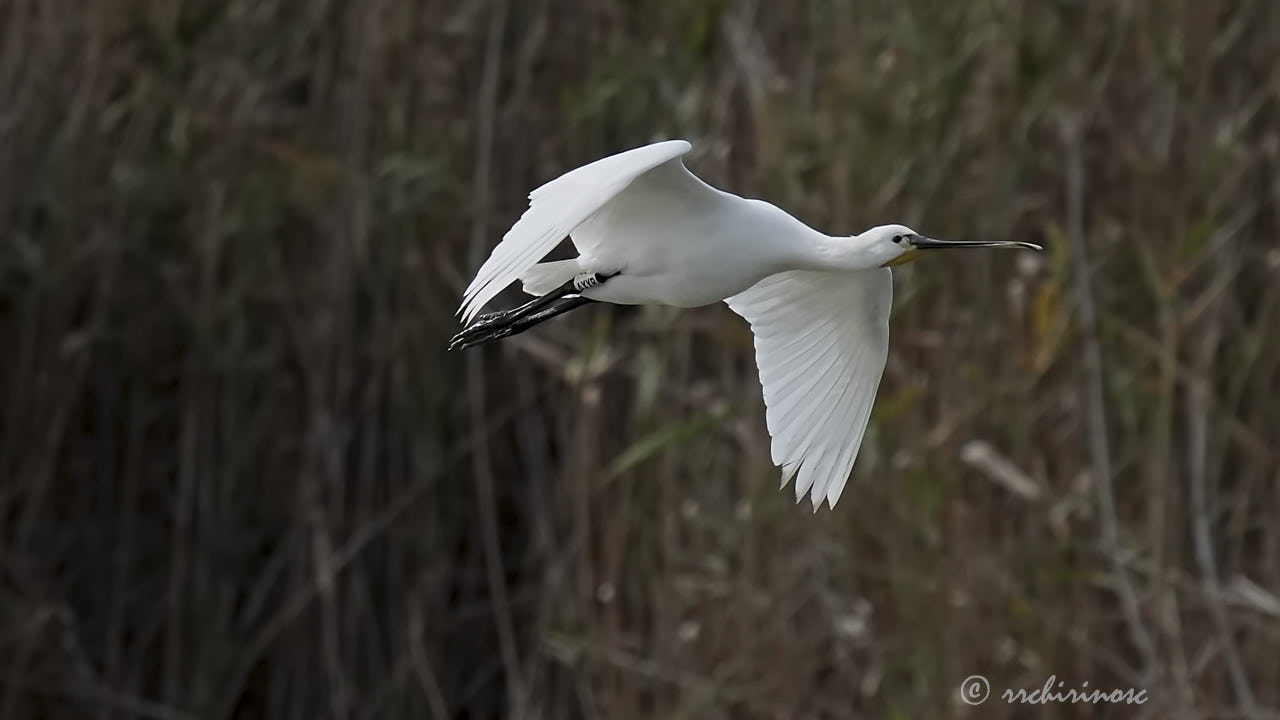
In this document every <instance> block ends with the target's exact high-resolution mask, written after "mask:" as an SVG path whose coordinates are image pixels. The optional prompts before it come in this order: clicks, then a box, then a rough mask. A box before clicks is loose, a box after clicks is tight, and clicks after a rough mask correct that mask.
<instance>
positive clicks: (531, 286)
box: [520, 258, 580, 296]
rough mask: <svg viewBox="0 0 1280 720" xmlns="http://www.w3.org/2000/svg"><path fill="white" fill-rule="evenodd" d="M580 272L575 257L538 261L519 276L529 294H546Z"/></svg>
mask: <svg viewBox="0 0 1280 720" xmlns="http://www.w3.org/2000/svg"><path fill="white" fill-rule="evenodd" d="M579 272H580V268H579V267H578V261H577V259H576V258H575V259H573V260H557V261H555V262H545V263H538V264H537V265H534V266H533V267H531V268H529V269H528V270H526V271H525V273H524V274H523V275H521V276H520V282H521V283H523V284H524V291H525V292H527V293H529V294H530V295H539V296H541V295H546V294H547V293H549V292H551V291H552V290H555V289H556V288H558V287H560V286H561V285H563V284H565V283H567V282H569V281H570V280H572V279H573V276H574V275H577V274H578V273H579Z"/></svg>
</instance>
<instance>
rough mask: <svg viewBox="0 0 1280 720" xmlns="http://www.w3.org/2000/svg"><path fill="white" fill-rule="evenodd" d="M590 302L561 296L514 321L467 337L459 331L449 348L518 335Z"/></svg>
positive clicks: (574, 297) (461, 347) (589, 299)
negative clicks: (557, 300)
mask: <svg viewBox="0 0 1280 720" xmlns="http://www.w3.org/2000/svg"><path fill="white" fill-rule="evenodd" d="M592 302H595V300H592V299H591V298H585V297H582V296H581V295H573V296H570V297H566V298H561V299H560V300H559V302H556V303H553V304H551V305H550V306H548V307H544V308H542V309H541V310H539V311H537V312H535V313H533V314H532V315H525V316H524V317H520V318H516V319H515V320H514V321H512V322H509V323H506V324H504V325H499V326H496V327H492V326H491V327H489V328H485V329H482V330H481V332H478V333H474V334H470V335H468V336H467V337H462V336H461V333H459V336H458V337H455V338H454V339H453V341H452V342H450V344H449V349H450V350H465V349H466V348H469V347H475V346H476V345H483V344H485V343H491V342H493V341H495V340H501V339H503V338H508V337H511V336H512V335H519V334H520V333H522V332H524V331H525V330H528V329H529V328H531V327H533V326H534V325H537V324H538V323H540V322H542V321H543V320H550V319H551V318H553V317H555V316H557V315H561V314H563V313H567V312H569V311H570V310H572V309H574V308H577V307H582V306H583V305H586V304H587V303H592ZM468 330H470V328H468Z"/></svg>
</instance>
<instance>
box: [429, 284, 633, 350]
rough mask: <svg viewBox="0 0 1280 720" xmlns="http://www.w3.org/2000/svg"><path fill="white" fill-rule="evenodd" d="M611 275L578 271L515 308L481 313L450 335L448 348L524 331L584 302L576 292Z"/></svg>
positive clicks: (487, 340)
mask: <svg viewBox="0 0 1280 720" xmlns="http://www.w3.org/2000/svg"><path fill="white" fill-rule="evenodd" d="M614 274H616V273H614ZM611 277H613V275H599V274H597V273H582V274H580V275H577V276H576V277H574V278H573V279H572V280H569V281H568V282H566V283H565V284H563V285H561V286H560V287H558V288H556V289H555V290H552V291H551V292H549V293H547V294H546V295H543V296H541V297H537V298H534V299H533V300H531V301H529V302H527V303H525V304H524V305H521V306H520V307H518V308H514V309H512V310H500V311H498V312H492V313H485V314H484V315H481V316H480V317H478V318H476V319H475V322H473V323H471V325H469V326H468V327H467V328H466V329H465V330H463V331H462V332H460V333H458V334H457V335H454V336H453V339H452V340H450V341H449V349H450V350H456V349H461V348H468V347H472V346H474V345H480V344H482V343H487V342H492V341H494V340H500V339H502V338H504V337H510V336H512V335H516V334H519V333H521V332H524V331H525V330H528V329H529V328H531V327H533V326H534V325H537V324H538V323H540V322H542V321H543V320H547V319H549V318H553V317H555V316H556V315H559V314H561V313H565V312H568V311H570V310H572V309H574V308H576V307H580V306H582V305H585V304H586V303H589V302H591V300H590V299H588V298H584V297H581V296H577V295H576V293H580V292H582V291H583V290H586V289H588V288H593V287H595V286H597V285H599V284H600V283H602V282H604V281H605V280H608V279H609V278H611ZM568 295H574V297H570V298H567V299H566V297H565V296H568ZM557 300H564V302H560V303H557V302H556V301H557ZM548 306H550V307H548Z"/></svg>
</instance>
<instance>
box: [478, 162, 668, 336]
mask: <svg viewBox="0 0 1280 720" xmlns="http://www.w3.org/2000/svg"><path fill="white" fill-rule="evenodd" d="M689 147H690V146H689V143H687V142H685V141H684V140H668V141H666V142H660V143H654V144H652V145H646V146H644V147H639V148H636V149H634V150H628V151H626V152H622V153H618V154H617V155H611V156H609V157H606V158H602V159H600V160H597V161H595V162H593V163H591V164H589V165H583V166H582V167H580V168H578V169H576V170H572V171H570V172H567V173H565V174H564V175H561V176H560V177H558V178H556V179H555V180H552V181H551V182H549V183H547V184H545V185H543V186H541V187H539V188H538V189H536V190H534V191H533V192H531V193H529V209H528V210H526V211H525V212H524V215H522V216H521V217H520V220H519V221H517V222H516V224H515V225H514V226H512V228H511V229H510V230H508V231H507V234H506V235H504V236H503V237H502V242H500V243H498V246H497V247H495V248H494V249H493V253H492V254H491V255H489V259H488V260H485V262H484V264H483V265H481V266H480V270H479V271H478V272H477V273H476V277H475V279H474V280H472V281H471V284H470V285H468V286H467V290H466V292H465V293H464V294H463V297H462V306H461V307H460V308H459V309H458V311H459V312H460V313H462V319H463V323H469V322H471V320H472V318H474V317H475V316H476V314H477V313H478V312H480V308H482V307H484V305H485V303H487V302H489V301H490V300H492V299H493V297H494V296H495V295H497V294H498V293H500V292H502V289H503V288H505V287H506V286H508V285H510V284H511V283H512V282H515V280H516V278H518V277H520V275H522V274H523V273H524V272H525V271H526V270H528V269H529V268H530V267H532V266H533V265H534V264H535V263H537V262H538V261H539V260H541V259H542V258H543V256H545V255H546V254H547V253H549V252H551V251H552V250H553V249H554V248H555V246H556V245H557V244H558V243H559V242H560V241H561V240H563V239H564V237H565V236H566V235H568V234H569V233H570V232H572V231H573V230H574V228H576V227H578V226H579V225H581V224H582V222H583V221H584V220H586V219H587V218H589V217H590V216H591V215H592V213H594V212H595V211H596V210H599V209H600V207H601V206H602V205H604V204H605V203H607V202H609V200H610V199H612V198H613V197H614V196H615V195H617V194H618V193H620V192H622V191H623V190H624V189H626V187H627V186H628V185H630V184H631V182H632V181H633V180H635V179H636V178H637V177H639V176H641V175H643V174H644V173H646V172H648V171H649V170H651V169H653V168H655V167H657V166H658V165H661V164H662V163H664V162H666V161H668V160H671V159H673V158H677V157H680V156H681V155H683V154H685V153H686V152H688V151H689Z"/></svg>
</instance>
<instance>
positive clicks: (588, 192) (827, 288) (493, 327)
mask: <svg viewBox="0 0 1280 720" xmlns="http://www.w3.org/2000/svg"><path fill="white" fill-rule="evenodd" d="M691 147H692V146H691V145H690V143H689V142H688V141H685V140H666V141H663V142H655V143H652V144H649V145H644V146H641V147H637V148H634V149H631V150H627V151H624V152H620V153H617V154H615V155H610V156H608V157H604V158H602V159H599V160H596V161H594V162H591V163H590V164H587V165H584V166H582V167H579V168H577V169H575V170H571V171H569V172H567V173H565V174H564V175H561V176H560V177H558V178H556V179H554V180H551V181H549V182H547V183H546V184H544V185H542V186H541V187H538V188H537V189H535V190H534V191H533V192H531V193H530V194H529V207H528V209H527V210H526V211H525V212H524V214H523V215H522V216H521V217H520V219H519V220H518V221H516V223H515V225H513V226H512V227H511V229H510V230H509V231H508V232H507V233H506V234H505V235H504V236H503V238H502V240H501V242H499V243H498V244H497V246H495V247H494V249H493V251H492V253H491V254H490V255H489V257H488V259H487V260H485V261H484V263H483V264H482V265H481V266H480V268H479V270H478V271H477V272H476V275H475V278H474V279H473V280H472V281H471V283H470V284H469V285H468V286H467V288H466V290H465V292H464V293H463V297H462V303H461V306H460V307H459V309H458V314H459V315H460V316H461V319H462V324H463V326H464V329H463V330H462V331H461V332H459V333H457V334H456V335H454V336H453V338H452V339H451V341H450V343H449V349H450V350H454V349H462V348H468V347H474V346H477V345H481V344H485V343H489V342H493V341H496V340H500V339H502V338H506V337H510V336H513V335H516V334H518V333H521V332H524V331H526V330H528V329H529V328H531V327H533V326H534V325H537V324H538V323H541V322H543V321H545V320H547V319H549V318H552V317H555V316H557V315H560V314H562V313H565V312H568V311H570V310H572V309H574V308H577V307H581V306H583V305H586V304H588V303H593V302H600V303H615V304H619V305H670V306H676V307H681V308H692V307H700V306H704V305H711V304H714V303H719V302H722V301H723V302H724V303H725V304H726V305H728V306H729V308H730V310H732V311H733V312H734V313H736V314H738V315H740V316H742V317H743V318H745V319H746V321H747V323H748V324H749V325H750V327H751V331H752V333H753V335H754V340H755V360H756V367H757V369H758V371H759V377H760V384H761V387H762V390H763V395H764V404H765V424H766V427H767V429H768V432H769V435H770V438H771V443H770V456H771V459H772V461H773V463H774V465H776V466H778V467H779V468H780V469H781V475H782V477H781V487H782V488H785V487H786V485H787V483H788V482H789V481H791V480H792V479H793V478H794V480H795V494H796V502H800V500H801V499H803V498H804V496H805V495H806V494H807V495H808V496H809V498H810V500H811V502H812V505H813V509H814V512H817V510H818V508H819V507H820V506H821V505H822V503H823V502H824V501H825V502H826V504H827V506H828V507H830V508H832V509H834V508H835V505H836V502H837V501H838V500H839V499H840V495H841V493H842V492H843V490H844V487H845V484H846V481H847V480H848V477H849V474H850V472H851V471H852V468H853V464H854V459H855V458H856V457H857V454H858V449H859V447H860V446H861V444H862V438H863V434H864V432H865V431H866V428H867V423H868V420H869V418H870V416H871V407H872V404H873V402H874V400H875V395H876V389H877V387H878V386H879V384H880V378H881V375H882V374H883V372H884V367H885V362H886V360H887V357H888V350H889V309H890V305H891V302H892V298H893V280H892V274H891V273H892V271H891V270H890V268H891V267H892V266H895V265H899V264H902V263H905V262H909V261H911V260H914V259H916V257H917V256H918V255H919V254H921V253H922V252H925V251H932V250H941V249H952V248H981V247H992V248H1026V249H1031V250H1040V249H1041V248H1040V246H1039V245H1036V244H1033V243H1029V242H1020V241H1014V240H986V241H983V240H969V241H965V240H936V239H933V238H930V237H926V236H924V235H921V234H919V233H917V232H915V231H914V230H912V229H911V228H909V227H907V226H905V225H899V224H890V225H880V226H877V227H873V228H870V229H868V230H866V231H864V232H862V233H860V234H857V235H850V236H832V235H827V234H825V233H821V232H819V231H817V230H814V229H813V228H811V227H809V226H808V225H806V224H804V223H803V222H801V221H800V220H798V219H796V218H795V217H793V216H792V215H790V214H788V213H787V212H785V211H784V210H782V209H781V208H779V207H777V206H775V205H773V204H771V203H768V202H765V201H763V200H758V199H750V198H745V197H740V196H738V195H734V194H732V193H729V192H726V191H723V190H720V189H717V188H715V187H712V186H711V185H709V184H708V183H706V182H704V181H702V180H701V179H700V178H698V177H697V176H696V175H694V174H693V173H692V172H690V171H689V169H688V168H687V167H686V166H685V164H684V160H683V158H684V156H685V155H686V153H688V152H689V150H690V149H691ZM565 237H568V238H569V239H570V240H571V241H572V243H573V245H574V247H575V248H576V249H577V252H578V256H577V257H575V258H572V259H567V260H556V261H551V262H541V260H542V259H543V258H544V257H545V256H546V255H547V254H548V253H550V252H551V250H552V249H554V248H555V247H556V246H557V245H558V244H559V243H560V242H561V241H562V240H563V239H564V238H565ZM516 281H519V282H520V283H521V285H522V287H523V289H524V291H525V292H526V293H528V294H530V295H533V296H534V299H533V300H532V301H530V302H527V303H525V304H524V305H521V306H519V307H516V308H514V309H510V310H503V311H497V312H490V313H485V314H480V310H481V309H482V308H483V307H484V306H485V305H486V304H487V303H488V302H489V301H490V300H492V299H493V298H494V296H496V295H497V294H498V293H499V292H501V291H502V290H503V289H504V288H506V287H507V286H508V285H510V284H512V283H514V282H516Z"/></svg>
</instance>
